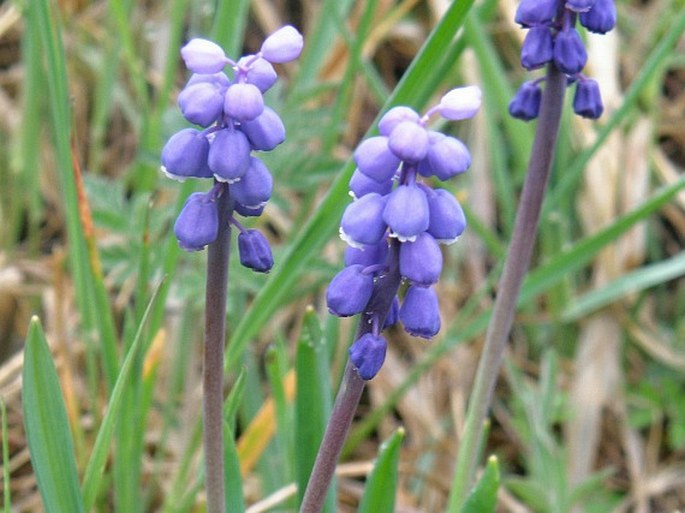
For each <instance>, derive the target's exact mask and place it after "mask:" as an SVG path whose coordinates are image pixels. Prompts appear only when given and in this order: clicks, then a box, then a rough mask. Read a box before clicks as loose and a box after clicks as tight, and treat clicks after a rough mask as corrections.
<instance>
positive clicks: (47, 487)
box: [22, 317, 85, 513]
mask: <svg viewBox="0 0 685 513" xmlns="http://www.w3.org/2000/svg"><path fill="white" fill-rule="evenodd" d="M22 379H23V393H22V401H23V404H24V424H25V426H26V437H27V439H28V445H29V451H30V453H31V464H32V466H33V471H34V473H35V475H36V480H37V481H38V489H39V490H40V495H41V497H42V499H43V506H44V507H45V511H46V512H47V513H64V512H65V511H69V512H70V513H72V512H73V513H83V512H85V509H84V507H83V498H82V497H81V491H80V489H79V481H78V474H77V472H76V461H75V459H74V447H73V442H72V438H71V432H70V430H69V421H68V420H67V412H66V409H65V407H64V400H63V398H62V389H61V387H60V384H59V377H58V376H57V369H56V368H55V364H54V362H53V360H52V354H51V353H50V348H49V347H48V344H47V341H46V340H45V335H44V334H43V329H42V327H41V325H40V321H39V320H38V318H37V317H34V318H33V319H32V320H31V324H30V325H29V332H28V336H27V339H26V349H25V352H24V371H23V375H22Z"/></svg>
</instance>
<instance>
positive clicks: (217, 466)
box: [202, 186, 233, 513]
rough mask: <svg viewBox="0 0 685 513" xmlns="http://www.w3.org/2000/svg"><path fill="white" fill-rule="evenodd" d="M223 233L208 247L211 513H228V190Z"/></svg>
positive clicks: (206, 399)
mask: <svg viewBox="0 0 685 513" xmlns="http://www.w3.org/2000/svg"><path fill="white" fill-rule="evenodd" d="M216 201H217V202H218V203H217V207H218V216H219V219H220V220H224V222H223V223H220V224H219V233H218V236H217V238H216V240H215V241H214V242H212V243H211V244H210V245H209V246H208V247H207V282H206V289H205V348H204V349H205V350H204V364H203V365H204V367H203V386H204V396H203V402H202V415H203V425H204V430H203V442H204V452H205V489H206V492H207V513H225V511H226V504H225V501H226V499H225V496H224V431H223V417H224V415H223V406H224V342H225V340H226V289H227V286H228V258H229V252H230V249H231V227H230V225H229V224H228V223H227V222H225V220H226V219H229V218H230V217H231V212H232V210H233V202H232V201H231V197H230V194H229V191H228V186H224V187H223V188H222V190H221V193H220V194H219V195H218V198H217V200H216Z"/></svg>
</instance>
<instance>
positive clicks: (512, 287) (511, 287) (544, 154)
mask: <svg viewBox="0 0 685 513" xmlns="http://www.w3.org/2000/svg"><path fill="white" fill-rule="evenodd" d="M515 20H516V22H517V23H519V24H520V25H521V26H522V27H523V28H524V29H527V30H528V34H527V35H526V38H525V41H524V43H523V47H522V50H521V65H522V66H523V67H524V68H525V69H527V70H529V71H530V70H532V69H535V68H538V67H543V66H544V67H546V68H547V69H546V74H545V76H544V77H542V78H537V79H535V80H533V81H527V82H524V83H523V85H522V86H521V87H520V89H519V90H518V92H517V93H516V95H515V96H514V98H513V99H512V100H511V103H510V104H509V113H510V114H511V115H512V116H513V117H515V118H519V119H522V120H525V121H530V120H533V119H538V123H537V127H536V131H535V139H534V141H533V148H532V152H531V156H530V160H529V163H528V171H527V174H526V179H525V182H524V185H523V190H522V191H521V196H520V199H519V205H518V209H517V213H516V220H515V223H514V230H513V233H512V237H511V242H510V245H509V250H508V252H507V256H506V260H505V262H504V268H503V272H502V276H501V278H500V282H499V285H498V287H497V295H496V298H495V303H494V306H493V311H492V316H491V318H490V323H489V325H488V330H487V333H486V335H485V344H484V346H483V351H482V354H481V357H480V362H479V365H478V369H477V371H476V377H475V380H474V385H473V392H472V393H471V397H470V399H469V405H468V410H467V414H466V422H465V425H464V430H463V433H462V435H461V437H460V441H459V454H458V456H457V463H456V468H455V471H454V478H453V481H452V486H451V489H450V497H449V502H448V507H447V510H448V511H459V510H460V509H461V507H462V506H463V504H464V498H465V497H466V496H467V492H468V490H469V489H470V488H471V486H472V485H473V480H474V475H475V472H476V469H477V463H478V458H479V455H480V453H479V451H480V449H481V448H482V447H483V440H482V436H483V433H482V432H483V429H482V427H483V424H484V422H485V420H486V417H487V415H488V410H489V408H490V404H491V402H492V396H493V391H494V388H495V383H496V380H497V376H498V375H499V369H500V366H501V363H502V360H503V357H504V353H505V351H506V346H507V340H508V337H509V333H510V331H511V327H512V324H513V321H514V314H515V311H516V303H517V299H518V295H519V292H520V289H521V284H522V283H523V279H524V277H525V275H526V272H527V270H528V268H529V267H530V262H531V257H532V251H533V247H535V239H536V234H537V226H538V222H539V219H540V212H541V209H542V202H543V199H544V195H545V190H546V188H547V182H548V181H549V175H550V171H551V167H552V161H553V158H554V152H555V147H556V142H557V136H558V133H559V125H560V121H561V114H562V109H563V104H564V95H565V92H566V89H567V87H569V86H570V85H573V84H575V87H576V89H575V93H574V98H573V111H574V112H575V113H576V114H578V115H579V116H583V117H586V118H590V119H597V118H599V117H600V116H601V115H602V111H603V106H602V98H601V95H600V92H599V86H598V84H597V82H596V81H594V80H592V79H590V78H588V77H586V76H585V75H583V74H582V69H583V67H584V66H585V63H586V61H587V53H586V51H585V47H584V45H583V41H582V39H581V37H580V34H579V33H578V31H577V29H576V24H577V22H579V23H580V25H581V26H582V27H584V28H585V29H586V30H588V31H590V32H595V33H599V34H604V33H606V32H607V31H609V30H611V29H612V28H613V27H614V25H615V24H616V8H615V6H614V2H613V0H521V2H520V3H519V6H518V9H517V11H516V18H515ZM543 84H544V88H542V87H541V85H543Z"/></svg>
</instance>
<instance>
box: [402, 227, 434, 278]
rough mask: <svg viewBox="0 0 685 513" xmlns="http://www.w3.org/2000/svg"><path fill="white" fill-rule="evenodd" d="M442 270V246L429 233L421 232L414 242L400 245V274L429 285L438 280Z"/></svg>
mask: <svg viewBox="0 0 685 513" xmlns="http://www.w3.org/2000/svg"><path fill="white" fill-rule="evenodd" d="M441 272H442V253H441V251H440V246H438V243H437V242H436V241H435V239H434V238H433V237H432V236H431V235H429V234H428V233H421V234H419V235H418V236H417V237H416V240H415V241H414V242H403V243H402V244H401V245H400V274H401V275H402V276H404V277H405V278H407V279H408V280H410V281H411V282H412V283H414V284H416V285H423V286H424V287H427V286H429V285H432V284H434V283H437V282H438V278H440V273H441Z"/></svg>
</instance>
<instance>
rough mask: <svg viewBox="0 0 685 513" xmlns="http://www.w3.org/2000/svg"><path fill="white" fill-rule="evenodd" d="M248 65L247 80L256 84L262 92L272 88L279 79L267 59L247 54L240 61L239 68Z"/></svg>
mask: <svg viewBox="0 0 685 513" xmlns="http://www.w3.org/2000/svg"><path fill="white" fill-rule="evenodd" d="M248 63H249V65H248ZM246 66H247V71H246V72H245V80H246V81H247V82H248V83H250V84H254V85H256V86H257V88H258V89H259V90H260V91H261V92H262V93H265V92H267V91H268V90H269V89H271V87H272V86H273V85H274V84H275V83H276V81H277V80H278V75H277V74H276V70H275V69H274V67H273V66H272V65H271V63H270V62H269V61H267V60H266V59H262V58H261V57H255V56H254V55H246V56H245V57H242V58H241V59H240V60H239V61H238V68H241V67H243V68H244V67H246Z"/></svg>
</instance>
